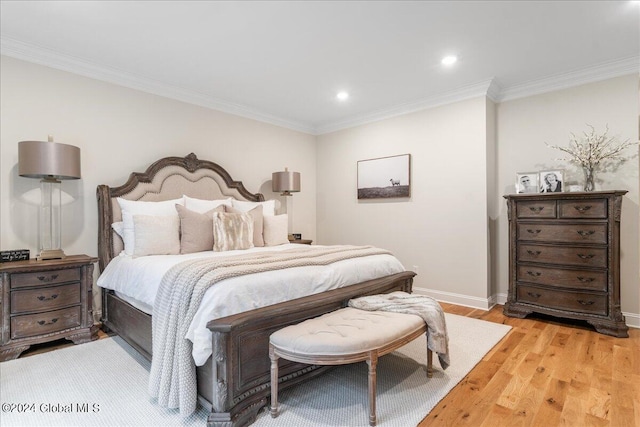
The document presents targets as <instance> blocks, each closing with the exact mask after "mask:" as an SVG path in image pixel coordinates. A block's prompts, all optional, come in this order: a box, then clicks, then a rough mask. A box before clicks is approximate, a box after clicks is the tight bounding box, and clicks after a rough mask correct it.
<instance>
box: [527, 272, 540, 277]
mask: <svg viewBox="0 0 640 427" xmlns="http://www.w3.org/2000/svg"><path fill="white" fill-rule="evenodd" d="M527 274H528V275H529V276H533V277H540V275H541V274H542V273H540V272H539V271H527Z"/></svg>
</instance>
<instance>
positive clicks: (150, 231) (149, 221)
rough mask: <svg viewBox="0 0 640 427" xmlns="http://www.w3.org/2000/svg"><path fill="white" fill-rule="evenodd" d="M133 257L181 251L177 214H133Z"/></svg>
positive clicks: (173, 253)
mask: <svg viewBox="0 0 640 427" xmlns="http://www.w3.org/2000/svg"><path fill="white" fill-rule="evenodd" d="M133 227H134V229H135V246H134V248H133V257H134V258H136V257H139V256H145V255H175V254H179V253H180V237H179V235H180V220H179V219H178V216H177V215H165V216H149V215H133Z"/></svg>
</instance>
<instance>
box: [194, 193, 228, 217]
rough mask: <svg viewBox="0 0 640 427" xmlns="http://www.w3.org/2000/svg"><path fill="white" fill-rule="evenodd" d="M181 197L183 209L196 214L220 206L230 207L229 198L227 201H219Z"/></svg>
mask: <svg viewBox="0 0 640 427" xmlns="http://www.w3.org/2000/svg"><path fill="white" fill-rule="evenodd" d="M182 197H184V205H185V207H186V208H187V209H189V210H190V211H194V212H198V213H205V212H209V211H210V210H211V209H215V208H217V207H218V206H220V205H222V206H229V207H231V206H232V205H231V197H229V198H228V199H221V200H204V199H194V198H193V197H189V196H182Z"/></svg>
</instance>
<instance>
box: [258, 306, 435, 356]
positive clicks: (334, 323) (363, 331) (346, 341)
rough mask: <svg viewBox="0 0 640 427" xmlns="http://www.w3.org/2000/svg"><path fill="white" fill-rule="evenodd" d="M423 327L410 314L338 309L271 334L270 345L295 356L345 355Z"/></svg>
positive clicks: (386, 342) (386, 341)
mask: <svg viewBox="0 0 640 427" xmlns="http://www.w3.org/2000/svg"><path fill="white" fill-rule="evenodd" d="M423 326H424V320H422V318H421V317H420V316H417V315H414V314H404V313H392V312H386V311H364V310H359V309H356V308H352V307H346V308H342V309H340V310H337V311H334V312H332V313H327V314H325V315H323V316H320V317H316V318H314V319H309V320H305V321H304V322H302V323H299V324H297V325H291V326H287V327H286V328H283V329H280V330H279V331H276V332H274V333H273V334H271V343H272V344H273V345H275V346H277V347H278V348H280V349H282V350H284V351H287V352H291V353H295V354H299V355H306V354H310V355H317V356H322V355H336V356H339V355H348V354H352V353H359V352H363V351H369V350H374V349H378V348H380V347H382V346H384V345H385V344H389V343H390V342H393V341H395V340H397V339H400V338H402V337H404V336H407V335H409V334H411V333H412V332H415V331H416V330H417V329H419V328H421V327H423Z"/></svg>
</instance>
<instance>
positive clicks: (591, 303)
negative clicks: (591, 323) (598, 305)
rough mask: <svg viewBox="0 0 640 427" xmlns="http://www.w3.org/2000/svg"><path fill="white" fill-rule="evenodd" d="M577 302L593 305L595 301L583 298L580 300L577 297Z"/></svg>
mask: <svg viewBox="0 0 640 427" xmlns="http://www.w3.org/2000/svg"><path fill="white" fill-rule="evenodd" d="M578 302H579V303H580V304H582V305H593V304H595V301H585V300H581V299H579V300H578Z"/></svg>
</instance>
